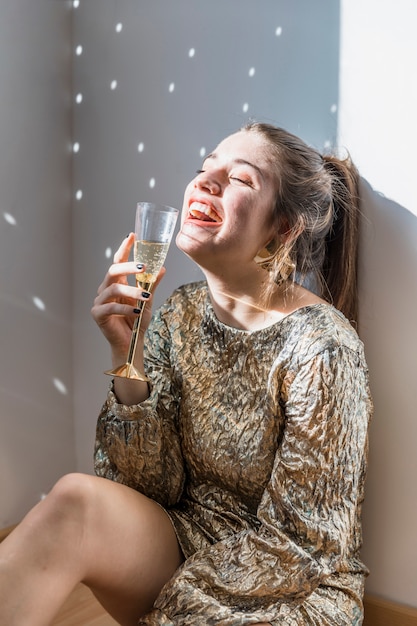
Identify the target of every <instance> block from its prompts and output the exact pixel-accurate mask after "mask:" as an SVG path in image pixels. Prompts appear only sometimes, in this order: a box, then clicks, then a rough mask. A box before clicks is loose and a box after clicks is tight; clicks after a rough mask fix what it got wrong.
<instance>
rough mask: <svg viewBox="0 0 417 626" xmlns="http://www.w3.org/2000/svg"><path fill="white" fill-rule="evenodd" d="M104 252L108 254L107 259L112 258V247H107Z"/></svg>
mask: <svg viewBox="0 0 417 626" xmlns="http://www.w3.org/2000/svg"><path fill="white" fill-rule="evenodd" d="M104 254H105V255H106V259H110V258H111V248H106V252H105V253H104Z"/></svg>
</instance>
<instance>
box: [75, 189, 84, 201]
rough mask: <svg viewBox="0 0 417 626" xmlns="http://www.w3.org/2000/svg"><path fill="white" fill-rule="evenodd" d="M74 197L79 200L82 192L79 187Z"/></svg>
mask: <svg viewBox="0 0 417 626" xmlns="http://www.w3.org/2000/svg"><path fill="white" fill-rule="evenodd" d="M75 197H76V199H77V200H81V198H82V197H83V192H82V190H81V189H78V191H77V193H76V194H75Z"/></svg>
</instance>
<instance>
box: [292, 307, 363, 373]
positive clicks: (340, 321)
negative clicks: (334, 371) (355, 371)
mask: <svg viewBox="0 0 417 626" xmlns="http://www.w3.org/2000/svg"><path fill="white" fill-rule="evenodd" d="M286 321H287V350H288V356H289V357H290V358H291V361H292V362H297V364H298V365H301V364H302V363H306V362H307V361H309V360H311V359H313V358H314V357H317V356H319V355H322V354H324V353H327V354H328V355H331V354H333V355H340V354H341V353H345V352H349V353H352V354H353V353H354V354H356V355H357V356H358V357H359V358H360V360H363V359H364V348H363V343H362V341H361V340H360V338H359V336H358V334H357V332H356V330H355V329H354V328H353V326H352V325H351V324H350V322H349V321H348V320H347V319H346V317H345V316H344V315H343V313H341V312H340V311H338V310H337V309H336V308H335V307H333V306H332V305H330V304H313V305H309V306H306V307H303V308H301V309H298V310H297V311H295V312H294V313H292V314H291V315H290V316H288V319H287V320H286Z"/></svg>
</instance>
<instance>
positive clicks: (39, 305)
mask: <svg viewBox="0 0 417 626" xmlns="http://www.w3.org/2000/svg"><path fill="white" fill-rule="evenodd" d="M32 300H33V304H34V305H35V306H36V308H37V309H39V311H45V309H46V306H45V303H44V301H43V300H41V299H40V298H38V296H33V298H32Z"/></svg>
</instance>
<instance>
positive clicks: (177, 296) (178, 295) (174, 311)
mask: <svg viewBox="0 0 417 626" xmlns="http://www.w3.org/2000/svg"><path fill="white" fill-rule="evenodd" d="M206 297H207V284H206V282H205V281H198V282H193V283H187V284H186V285H181V286H180V287H177V288H176V289H175V290H174V291H173V293H172V294H171V295H170V296H169V298H168V299H167V300H166V301H165V302H164V304H162V306H160V307H159V308H158V309H157V311H156V312H155V314H154V319H153V321H154V323H155V322H156V321H157V320H159V321H163V320H166V318H170V320H171V323H172V318H173V317H175V318H178V319H183V320H184V321H185V320H186V319H187V318H189V317H190V316H195V315H199V314H200V315H201V312H202V311H203V310H204V302H205V299H206Z"/></svg>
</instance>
